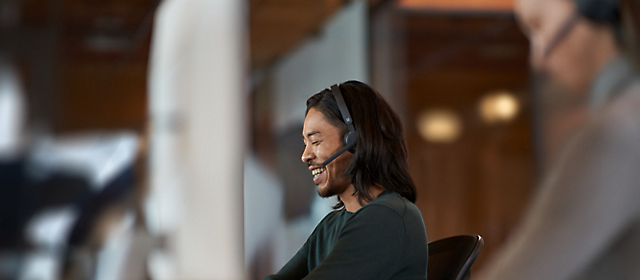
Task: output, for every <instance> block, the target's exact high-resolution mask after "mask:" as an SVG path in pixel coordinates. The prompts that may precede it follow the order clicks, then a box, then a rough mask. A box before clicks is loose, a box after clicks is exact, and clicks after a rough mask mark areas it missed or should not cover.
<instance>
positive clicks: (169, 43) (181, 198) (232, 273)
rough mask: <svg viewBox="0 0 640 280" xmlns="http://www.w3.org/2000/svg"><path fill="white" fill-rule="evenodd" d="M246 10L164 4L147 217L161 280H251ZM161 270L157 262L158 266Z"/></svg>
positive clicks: (212, 0) (159, 18)
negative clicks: (246, 207)
mask: <svg viewBox="0 0 640 280" xmlns="http://www.w3.org/2000/svg"><path fill="white" fill-rule="evenodd" d="M247 4H248V1H235V0H233V1H230V0H165V1H164V2H163V3H162V5H161V6H160V7H159V10H158V12H157V14H156V19H155V20H156V21H155V26H154V32H153V41H152V49H151V60H150V76H149V90H150V96H149V104H150V114H151V120H152V122H151V135H152V137H151V149H150V176H151V178H150V188H151V192H150V194H149V200H148V203H147V208H146V210H147V217H148V220H149V224H150V228H151V230H152V232H153V233H155V234H164V235H166V236H167V237H168V239H167V241H168V244H167V250H166V251H165V252H164V253H162V254H157V255H156V256H155V257H154V258H153V259H152V264H151V270H152V272H151V273H152V274H153V275H154V276H156V277H159V278H162V279H243V278H244V275H245V274H244V270H243V267H244V265H243V212H242V211H243V205H242V203H243V195H242V189H243V187H242V186H243V185H242V178H243V177H242V168H243V165H242V160H243V150H244V147H245V105H246V102H245V97H246V94H245V80H246V71H247V67H246V65H247V63H246V61H247V58H246V52H247V45H246V40H245V38H246V37H247V33H248V30H247V26H248V24H247V22H248V9H247ZM153 262H156V264H155V265H154V264H153Z"/></svg>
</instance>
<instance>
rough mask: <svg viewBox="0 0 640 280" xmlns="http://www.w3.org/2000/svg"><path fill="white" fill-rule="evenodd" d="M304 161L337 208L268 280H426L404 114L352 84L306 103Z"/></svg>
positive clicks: (363, 86)
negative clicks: (404, 129)
mask: <svg viewBox="0 0 640 280" xmlns="http://www.w3.org/2000/svg"><path fill="white" fill-rule="evenodd" d="M302 138H303V140H304V143H305V146H306V147H305V150H304V152H303V154H302V162H303V163H305V164H307V165H308V166H309V171H310V173H311V175H312V176H313V182H314V183H315V184H316V186H317V190H318V195H320V196H321V197H324V198H328V197H332V196H337V197H338V203H337V204H336V205H335V206H334V209H335V210H334V211H332V212H330V213H329V214H328V215H327V216H325V217H324V219H322V221H320V223H319V224H318V225H317V226H316V228H315V230H314V231H313V233H311V236H309V238H308V239H307V242H306V243H305V244H304V245H303V246H302V248H300V250H299V251H298V252H297V253H296V254H295V255H294V256H293V258H291V260H290V261H289V262H288V263H287V264H286V265H285V266H284V267H283V268H282V269H281V270H280V271H279V272H278V273H277V274H275V275H270V276H267V277H266V278H265V279H273V280H285V279H286V280H289V279H422V280H424V279H426V275H427V272H426V269H427V255H428V253H427V235H426V231H425V227H424V223H423V221H422V216H421V214H420V211H419V210H418V208H417V207H416V206H415V205H414V204H413V203H414V202H415V199H416V195H415V186H414V183H413V180H412V179H411V177H410V176H409V171H408V164H407V149H406V145H405V142H404V136H403V132H402V124H401V123H400V119H399V118H398V116H397V115H396V114H395V113H394V112H393V110H391V107H389V105H388V104H387V102H386V101H385V100H384V99H383V98H382V97H381V96H380V95H379V94H378V93H377V92H376V91H375V90H374V89H372V88H371V87H369V86H368V85H366V84H364V83H361V82H358V81H348V82H345V83H343V84H340V85H334V86H332V87H331V89H325V90H323V91H321V92H319V93H317V94H315V95H313V96H312V97H311V98H309V99H308V100H307V112H306V117H305V120H304V127H303V130H302Z"/></svg>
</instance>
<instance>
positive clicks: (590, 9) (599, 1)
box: [576, 0, 620, 27]
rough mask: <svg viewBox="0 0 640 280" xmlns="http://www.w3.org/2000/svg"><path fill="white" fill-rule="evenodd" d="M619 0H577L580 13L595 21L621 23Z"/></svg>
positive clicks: (614, 24)
mask: <svg viewBox="0 0 640 280" xmlns="http://www.w3.org/2000/svg"><path fill="white" fill-rule="evenodd" d="M618 2H619V0H576V7H577V10H578V13H579V14H580V15H581V16H583V17H585V18H587V19H589V20H591V21H594V22H598V23H607V24H610V25H611V26H614V27H615V26H616V25H619V24H620V4H619V3H618Z"/></svg>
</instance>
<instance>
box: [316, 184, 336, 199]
mask: <svg viewBox="0 0 640 280" xmlns="http://www.w3.org/2000/svg"><path fill="white" fill-rule="evenodd" d="M318 195H319V196H320V197H322V198H329V197H332V196H334V195H335V192H334V191H333V189H332V188H331V186H328V185H327V184H326V183H325V184H321V185H318Z"/></svg>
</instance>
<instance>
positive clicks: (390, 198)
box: [361, 191, 415, 217]
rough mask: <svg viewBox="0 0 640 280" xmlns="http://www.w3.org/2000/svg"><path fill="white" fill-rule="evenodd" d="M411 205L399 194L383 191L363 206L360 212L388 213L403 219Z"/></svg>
mask: <svg viewBox="0 0 640 280" xmlns="http://www.w3.org/2000/svg"><path fill="white" fill-rule="evenodd" d="M410 206H413V207H415V206H414V205H413V203H411V202H409V201H408V200H407V199H406V198H404V197H402V196H401V195H400V194H398V193H396V192H391V191H385V192H383V193H382V194H380V196H378V197H377V198H376V199H374V200H373V201H371V202H370V203H369V204H367V205H366V206H364V207H363V208H362V209H361V211H365V210H366V211H390V212H392V213H394V214H395V215H397V216H399V217H404V216H405V215H406V213H407V211H408V210H410V209H409V208H411V207H410Z"/></svg>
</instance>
